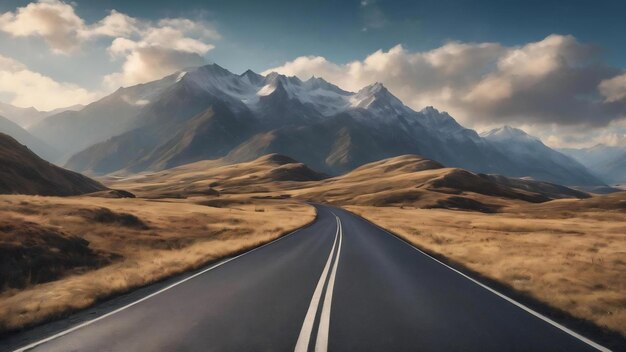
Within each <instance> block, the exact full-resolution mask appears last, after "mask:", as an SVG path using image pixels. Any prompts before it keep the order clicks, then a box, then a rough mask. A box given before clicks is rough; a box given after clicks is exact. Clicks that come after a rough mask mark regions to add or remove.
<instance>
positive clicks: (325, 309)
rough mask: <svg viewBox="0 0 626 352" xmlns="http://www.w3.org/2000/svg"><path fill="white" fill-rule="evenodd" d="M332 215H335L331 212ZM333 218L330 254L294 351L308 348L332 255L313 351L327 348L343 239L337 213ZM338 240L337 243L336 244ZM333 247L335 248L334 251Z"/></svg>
mask: <svg viewBox="0 0 626 352" xmlns="http://www.w3.org/2000/svg"><path fill="white" fill-rule="evenodd" d="M333 215H335V214H334V213H333ZM335 219H336V220H337V232H336V233H335V241H334V242H333V248H332V249H331V250H330V254H329V255H328V260H327V261H326V266H324V270H323V271H322V275H321V276H320V279H319V281H318V282H317V286H316V287H315V291H314V292H313V298H311V303H310V304H309V309H308V310H307V312H306V317H304V322H303V323H302V329H301V330H300V336H298V342H297V343H296V348H295V352H307V351H308V349H309V341H310V340H311V333H312V332H313V325H314V324H315V317H316V316H317V310H318V307H319V304H320V298H321V297H322V291H324V284H325V283H326V281H327V280H326V279H327V278H328V271H329V270H331V269H330V265H331V263H332V262H333V257H334V258H335V262H334V264H333V268H332V270H331V271H330V279H329V280H328V286H327V287H326V294H325V295H324V303H323V306H322V313H321V315H320V322H319V325H318V327H317V339H316V341H315V351H316V352H325V351H327V350H328V329H329V327H330V308H331V305H332V300H333V289H334V288H335V276H336V275H337V266H338V265H339V256H340V255H341V242H342V240H343V229H342V227H341V220H340V219H339V217H338V216H337V215H335ZM337 241H339V244H337ZM335 248H337V250H336V251H335Z"/></svg>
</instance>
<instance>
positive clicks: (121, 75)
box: [104, 45, 204, 88]
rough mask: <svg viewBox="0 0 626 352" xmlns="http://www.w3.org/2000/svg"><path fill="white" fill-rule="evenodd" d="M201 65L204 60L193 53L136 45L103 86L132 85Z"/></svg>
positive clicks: (106, 77) (107, 77) (108, 76)
mask: <svg viewBox="0 0 626 352" xmlns="http://www.w3.org/2000/svg"><path fill="white" fill-rule="evenodd" d="M203 63H204V58H202V56H200V55H199V54H197V53H194V52H186V51H178V50H174V49H169V48H164V47H162V46H156V45H155V46H150V45H146V46H143V45H137V46H135V47H134V48H133V49H131V50H130V51H129V53H128V55H127V56H126V57H125V62H124V64H123V66H122V71H121V72H117V73H112V74H110V75H107V76H105V78H104V84H105V86H107V87H109V88H115V87H119V86H120V85H122V86H129V85H134V84H138V83H141V82H147V81H151V80H154V79H158V78H161V77H164V76H167V75H168V74H170V73H172V72H175V71H178V70H180V69H182V68H187V67H194V66H199V65H202V64H203Z"/></svg>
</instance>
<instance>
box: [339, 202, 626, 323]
mask: <svg viewBox="0 0 626 352" xmlns="http://www.w3.org/2000/svg"><path fill="white" fill-rule="evenodd" d="M594 202H597V203H598V204H597V205H598V206H600V207H605V208H608V209H601V208H597V207H594V206H593V204H592V203H594ZM611 203H613V207H612V209H611ZM624 205H626V199H624V197H623V195H614V196H608V197H603V198H592V199H589V200H558V201H552V202H548V203H544V204H538V205H527V206H523V207H522V206H514V207H511V208H508V209H507V210H506V211H504V212H502V213H498V214H483V213H478V212H462V211H450V210H438V209H415V208H406V207H405V208H401V207H371V206H348V207H347V208H348V209H349V210H351V211H353V212H355V213H357V214H360V215H362V216H364V217H365V218H367V219H369V220H371V221H373V222H375V223H376V224H378V225H380V226H382V227H385V228H387V229H389V230H391V231H393V232H395V233H396V234H398V235H399V236H401V237H403V238H404V239H406V240H407V241H409V242H411V243H413V244H415V245H417V246H418V247H420V248H423V249H426V250H428V251H430V252H433V253H436V254H439V255H442V256H444V257H446V258H448V259H450V260H452V261H454V262H457V263H460V264H461V265H463V266H465V267H467V268H469V269H470V270H473V271H475V272H478V273H480V274H482V275H484V276H486V277H488V278H491V279H494V280H496V281H499V282H501V283H504V284H505V285H508V286H510V287H511V288H513V289H514V290H517V291H519V292H522V293H525V294H528V295H530V296H532V297H534V298H536V299H538V300H539V301H542V302H545V303H547V304H549V305H551V306H553V307H555V308H558V309H561V310H563V311H566V312H568V313H570V314H572V315H574V316H576V317H579V318H583V319H587V320H590V321H593V322H595V323H596V324H598V325H600V326H604V327H607V328H609V329H611V330H614V331H618V332H620V333H622V334H623V335H626V216H625V215H626V213H625V212H624V209H626V207H624Z"/></svg>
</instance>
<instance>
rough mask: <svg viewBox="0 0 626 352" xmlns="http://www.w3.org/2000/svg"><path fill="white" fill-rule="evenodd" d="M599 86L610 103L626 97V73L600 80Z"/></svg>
mask: <svg viewBox="0 0 626 352" xmlns="http://www.w3.org/2000/svg"><path fill="white" fill-rule="evenodd" d="M599 88H600V93H602V95H603V96H604V97H605V98H606V102H608V103H614V102H619V101H621V100H624V99H626V73H624V74H622V75H619V76H616V77H613V78H610V79H606V80H604V81H602V82H600V86H599Z"/></svg>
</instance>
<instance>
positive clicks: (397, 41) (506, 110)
mask: <svg viewBox="0 0 626 352" xmlns="http://www.w3.org/2000/svg"><path fill="white" fill-rule="evenodd" d="M42 9H44V10H45V11H47V12H46V13H45V14H44V15H42V14H41V12H37V11H39V10H42ZM31 10H32V11H31ZM112 10H114V11H115V13H116V14H117V15H119V16H117V18H118V20H123V21H122V22H121V23H122V25H121V27H120V26H118V27H111V26H110V24H106V25H99V24H100V23H101V22H100V21H103V19H106V18H108V17H115V16H110V15H111V14H112V13H111V11H112ZM29 11H30V12H29ZM42 11H43V10H42ZM55 11H57V12H55ZM21 12H24V14H21ZM624 13H626V2H624V1H575V0H573V1H545V0H544V1H536V0H527V1H512V0H500V1H466V0H460V1H450V0H447V1H446V0H439V1H431V0H429V1H390V0H389V1H385V0H378V1H375V0H357V1H310V2H304V1H276V0H266V1H232V0H231V1H225V0H221V1H192V0H178V1H176V2H171V1H163V0H155V1H122V0H103V1H81V0H75V1H73V2H67V1H66V2H63V1H62V0H38V2H31V1H15V0H4V1H2V2H0V59H1V58H2V57H4V58H5V61H6V60H10V62H11V67H12V68H11V69H10V70H11V71H10V74H11V77H13V79H15V80H17V77H18V75H17V73H16V72H18V71H17V69H16V68H15V67H17V66H16V65H18V64H19V65H22V66H24V67H26V68H27V70H28V72H29V75H30V76H29V78H28V79H31V80H32V81H33V82H35V81H36V77H31V76H35V75H40V76H41V77H44V78H45V79H47V80H48V81H46V82H44V83H42V86H41V91H42V92H45V89H46V87H48V88H49V87H57V86H58V87H59V89H56V91H58V92H57V93H56V95H51V96H50V98H49V99H47V100H43V99H37V97H40V96H41V94H40V95H39V96H36V95H34V93H30V95H29V93H28V92H27V91H26V88H24V89H23V90H19V89H18V88H16V89H15V90H14V91H12V90H11V89H10V88H9V87H4V88H3V87H2V86H1V85H0V100H2V101H6V102H10V103H13V104H15V105H22V106H24V105H35V106H36V107H38V108H41V109H46V108H52V107H55V106H54V104H55V102H57V104H59V105H60V104H66V103H71V102H72V97H74V99H75V100H77V102H82V103H84V102H86V101H88V100H90V99H94V98H97V97H99V96H102V95H103V94H106V93H107V92H109V91H111V90H112V89H114V88H115V87H116V86H119V85H130V84H135V83H140V82H142V81H146V80H151V79H155V78H158V77H160V76H161V75H163V74H165V73H166V72H168V70H176V69H180V68H181V67H184V66H185V65H196V64H201V63H203V62H216V63H218V64H220V65H221V66H223V67H226V68H228V69H230V70H231V71H233V72H237V73H239V72H243V71H244V70H246V69H248V68H251V69H253V70H255V71H257V72H263V71H266V70H268V69H270V68H271V69H274V70H277V71H279V72H282V73H285V74H292V75H298V76H301V77H302V78H306V76H309V75H312V74H316V75H319V76H322V77H324V78H327V79H328V80H330V81H332V82H333V83H336V84H339V85H341V86H342V87H344V88H347V89H353V90H354V89H358V88H359V86H361V85H363V84H368V83H371V82H370V81H369V80H368V78H367V77H372V79H374V78H375V79H376V80H380V81H382V82H383V83H384V84H386V85H387V86H389V87H390V88H391V90H392V92H394V93H396V94H397V95H398V96H399V97H400V98H402V99H403V101H405V102H406V103H407V104H409V105H410V106H412V107H414V108H420V107H421V106H422V105H425V104H427V105H435V106H436V107H439V108H442V109H444V110H448V111H451V112H453V113H454V114H455V117H457V118H459V119H460V120H461V121H462V122H463V123H465V124H466V125H469V126H472V127H477V128H478V127H481V126H482V127H484V128H486V127H489V126H492V125H493V126H495V125H501V124H504V123H507V124H512V125H517V126H520V127H523V128H526V129H527V130H531V132H535V131H536V132H537V133H539V132H541V133H543V135H542V137H543V138H544V139H547V138H550V137H553V143H554V144H572V143H574V142H572V141H585V140H587V142H588V143H591V142H592V141H589V133H588V131H589V127H592V129H593V130H594V135H596V134H597V135H598V136H605V137H606V136H607V135H610V138H613V139H614V140H615V138H617V141H618V142H616V143H623V142H622V140H625V138H624V133H623V132H624V130H625V128H626V127H624V126H625V125H626V124H625V123H624V122H623V120H624V119H623V117H624V116H625V113H624V107H625V106H626V103H623V104H622V103H621V101H622V100H626V98H624V97H622V95H626V93H624V92H626V76H624V78H621V75H622V73H623V72H624V68H625V67H626V45H625V44H626V43H625V39H624V33H626V21H624V19H623V17H624ZM57 15H59V16H61V17H58V18H65V19H68V18H69V20H68V21H69V22H68V23H65V24H64V25H66V27H64V29H63V30H64V31H66V32H64V31H58V28H57V27H58V26H56V23H58V22H55V21H57V20H58V18H57V17H55V16H57ZM63 16H65V17H63ZM164 19H186V20H189V21H191V22H189V23H182V22H180V21H178V22H176V23H169V22H168V23H164V22H160V21H163V20H164ZM33 21H35V22H36V21H41V23H39V22H37V23H35V22H33ZM33 23H35V24H33ZM51 23H52V26H53V27H54V28H53V30H52V32H51V30H50V28H49V27H47V26H50V25H51ZM29 26H30V27H29ZM33 26H34V27H33ZM38 26H39V27H38ZM31 27H33V28H31ZM96 27H98V28H96ZM122 27H123V28H122ZM163 27H168V28H169V29H170V30H171V31H174V32H175V33H176V34H174V36H175V37H176V38H179V39H181V41H180V42H176V44H172V42H167V41H168V40H170V39H167V38H170V37H167V34H165V32H163V31H159V29H162V28H163ZM55 31H56V32H55ZM171 31H170V34H169V35H171ZM159 38H161V39H159ZM163 38H165V39H163ZM72 41H75V43H72ZM170 41H171V40H170ZM116 42H117V43H116ZM114 43H116V45H113V44H114ZM451 43H452V44H454V45H452V44H451ZM117 44H119V45H117ZM492 44H493V45H492ZM398 45H401V47H398ZM157 47H158V48H157ZM147 48H150V49H151V50H152V49H153V50H152V51H150V55H148V49H147ZM394 48H395V49H394ZM542 48H548V49H545V50H544V49H542ZM378 50H382V52H381V54H380V55H378V56H376V55H375V54H376V53H377V51H378ZM442 52H449V53H452V54H451V55H447V56H446V55H443V54H442ZM149 56H150V60H148V59H147V58H148V57H149ZM301 57H302V59H301V60H296V59H297V58H301ZM370 57H372V59H371V60H369V61H368V58H370ZM520 57H523V58H526V59H525V60H526V61H523V62H520V63H515V64H514V65H512V66H510V67H504V66H506V62H509V61H511V60H519V58H520ZM155 58H156V59H155ZM305 58H308V59H307V60H308V61H307V60H305ZM311 58H317V59H316V60H317V61H315V60H312V59H311ZM376 58H377V59H376ZM561 58H564V59H562V60H561ZM374 59H376V60H378V61H376V62H377V63H378V64H379V65H395V66H393V67H401V68H402V69H403V70H405V71H402V70H400V69H397V70H395V71H398V72H395V73H394V75H391V76H390V75H387V74H385V72H382V71H381V70H382V68H381V67H382V66H381V67H375V65H374V61H375V60H374ZM294 60H295V61H294ZM320 60H323V63H322V64H320V62H321V61H320ZM438 60H453V61H450V62H449V63H445V65H444V66H445V67H448V68H451V69H446V70H443V69H441V67H439V68H438V67H435V66H436V65H437V63H438V62H439V61H438ZM546 60H548V61H546ZM550 60H552V61H550ZM355 61H356V62H358V63H360V64H361V66H359V67H358V69H359V70H361V71H359V70H357V71H358V72H357V73H355V71H354V68H355V66H350V63H353V62H355ZM461 61H467V62H471V63H472V65H469V66H467V67H465V66H463V67H462V65H460V64H459V62H461ZM290 62H292V64H291V65H290V64H289V63H290ZM293 62H295V64H293ZM368 62H369V63H368ZM424 62H426V63H424ZM5 65H8V64H5ZM148 65H153V67H147V66H148ZM424 65H426V66H424ZM524 65H530V66H528V68H527V70H526V71H523V72H522V71H520V70H518V69H517V68H516V67H522V68H523V67H526V66H524ZM542 65H543V66H542ZM531 66H532V67H531ZM20 67H21V66H20ZM389 67H391V66H386V68H385V70H386V71H390V68H389ZM433 67H434V68H433ZM1 69H2V68H1V67H0V70H1ZM457 69H458V70H460V71H458V72H456V71H455V72H453V73H454V74H453V75H451V74H450V72H449V71H451V70H452V71H454V70H457ZM5 70H8V69H5ZM429 70H431V71H432V72H431V71H429ZM463 70H466V71H463ZM529 70H530V71H529ZM537 70H539V71H537ZM529 72H530V73H533V74H534V73H536V72H541V73H542V74H543V75H544V76H542V78H543V79H544V80H543V81H542V80H540V79H536V80H534V81H532V80H530V81H529V80H526V81H520V79H519V77H520V75H526V76H531V75H529V74H528V73H529ZM19 77H22V78H23V77H24V76H23V75H20V76H19ZM41 77H40V78H41ZM468 77H470V78H471V82H470V83H468V82H467V81H468V80H469V78H468ZM554 77H560V80H561V81H562V82H564V84H567V85H566V86H557V85H554V86H553V87H551V86H552V83H550V82H551V80H552V81H553V80H554ZM44 78H42V79H44ZM7 82H8V81H7ZM37 82H39V81H37ZM29 84H30V83H29ZM32 84H35V83H32ZM32 84H30V85H32ZM5 85H6V86H9V84H8V83H7V84H5ZM532 85H536V86H533V87H531V86H532ZM24 86H26V84H24ZM493 87H498V89H497V90H498V91H504V92H506V93H507V94H504V93H503V94H501V95H502V97H500V98H501V101H499V102H497V104H496V103H494V99H493V97H485V94H483V93H484V91H489V89H493ZM571 87H575V89H571ZM531 88H532V89H531ZM524 89H526V91H524ZM543 89H545V91H544V92H543V97H550V99H547V98H545V99H544V98H542V97H539V96H537V97H530V98H529V97H528V94H527V93H528V91H529V90H530V91H540V90H543ZM549 89H552V90H549ZM559 91H566V93H562V94H559V93H558V92H559ZM518 93H519V94H518ZM51 94H52V93H51ZM62 94H63V95H62ZM565 94H567V95H565ZM450 95H452V96H450ZM418 96H419V97H418ZM582 97H584V98H582ZM481 99H482V100H481ZM550 101H552V102H555V103H554V104H555V106H550ZM429 102H431V103H429ZM557 104H558V106H556V105H557ZM520 106H522V107H521V108H520ZM567 106H570V107H573V108H572V109H567ZM584 114H586V115H584ZM547 130H549V131H551V132H549V133H546V132H545V131H547ZM541 133H539V134H541ZM594 138H595V137H594ZM602 138H604V137H602ZM602 138H599V137H598V138H596V139H597V141H599V142H602ZM607 138H608V137H607ZM566 141H569V142H566ZM587 142H585V143H587ZM593 142H595V140H594V141H593ZM611 143H613V142H611ZM624 143H626V142H624Z"/></svg>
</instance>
